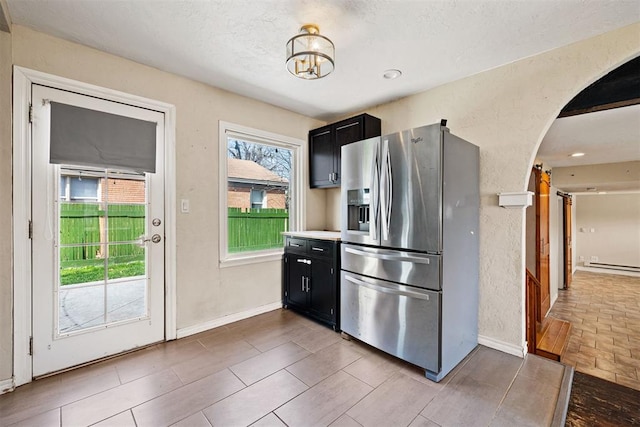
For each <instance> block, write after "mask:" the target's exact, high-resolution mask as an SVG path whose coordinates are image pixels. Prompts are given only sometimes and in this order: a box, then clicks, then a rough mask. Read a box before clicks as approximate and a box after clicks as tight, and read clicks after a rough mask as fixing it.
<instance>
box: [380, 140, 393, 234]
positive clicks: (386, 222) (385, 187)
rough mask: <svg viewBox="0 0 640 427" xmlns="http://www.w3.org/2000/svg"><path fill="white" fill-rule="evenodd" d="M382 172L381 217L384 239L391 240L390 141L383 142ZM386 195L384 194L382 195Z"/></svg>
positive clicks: (391, 182)
mask: <svg viewBox="0 0 640 427" xmlns="http://www.w3.org/2000/svg"><path fill="white" fill-rule="evenodd" d="M380 169H381V170H382V172H381V174H380V175H381V178H380V187H381V188H380V193H381V198H380V213H381V214H380V216H381V217H382V218H381V219H382V239H383V240H388V239H389V226H390V225H391V201H392V199H393V194H392V191H393V190H392V184H393V181H392V179H393V177H392V176H391V158H390V157H389V140H388V139H385V140H384V141H383V142H382V165H381V167H380ZM382 193H384V194H382Z"/></svg>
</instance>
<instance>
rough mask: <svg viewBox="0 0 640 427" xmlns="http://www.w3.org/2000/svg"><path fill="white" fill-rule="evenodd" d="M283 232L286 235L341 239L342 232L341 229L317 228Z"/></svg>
mask: <svg viewBox="0 0 640 427" xmlns="http://www.w3.org/2000/svg"><path fill="white" fill-rule="evenodd" d="M282 234H284V235H285V236H291V237H304V238H307V239H319V240H335V241H340V232H339V231H315V230H307V231H285V232H284V233H282Z"/></svg>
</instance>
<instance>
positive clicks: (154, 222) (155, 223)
mask: <svg viewBox="0 0 640 427" xmlns="http://www.w3.org/2000/svg"><path fill="white" fill-rule="evenodd" d="M151 224H153V225H155V226H156V227H157V226H159V225H160V224H162V221H160V218H153V221H151Z"/></svg>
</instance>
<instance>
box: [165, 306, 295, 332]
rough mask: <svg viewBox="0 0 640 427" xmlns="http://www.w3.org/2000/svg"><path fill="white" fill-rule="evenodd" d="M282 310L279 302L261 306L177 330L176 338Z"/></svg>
mask: <svg viewBox="0 0 640 427" xmlns="http://www.w3.org/2000/svg"><path fill="white" fill-rule="evenodd" d="M279 308H282V303H281V302H274V303H272V304H267V305H262V306H260V307H256V308H252V309H251V310H247V311H241V312H240V313H234V314H229V315H228V316H223V317H220V318H218V319H214V320H210V321H208V322H204V323H200V324H198V325H193V326H187V327H186V328H181V329H178V332H177V338H184V337H188V336H189V335H194V334H198V333H200V332H204V331H208V330H209V329H213V328H217V327H218V326H224V325H228V324H229V323H233V322H237V321H238V320H243V319H247V318H249V317H253V316H256V315H258V314H262V313H267V312H269V311H273V310H277V309H279Z"/></svg>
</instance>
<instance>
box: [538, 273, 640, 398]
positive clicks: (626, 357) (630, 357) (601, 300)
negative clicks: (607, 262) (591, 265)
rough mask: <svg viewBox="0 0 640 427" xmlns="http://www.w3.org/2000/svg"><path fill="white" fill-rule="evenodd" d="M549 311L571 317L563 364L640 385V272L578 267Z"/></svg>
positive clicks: (606, 378)
mask: <svg viewBox="0 0 640 427" xmlns="http://www.w3.org/2000/svg"><path fill="white" fill-rule="evenodd" d="M550 315H552V316H554V317H557V318H559V319H562V320H567V321H569V322H571V335H570V337H569V342H568V344H567V348H566V350H565V353H564V355H563V357H562V362H563V363H567V364H569V365H572V366H574V367H575V368H576V370H577V371H579V372H583V373H585V374H589V375H593V376H596V377H599V378H602V379H605V380H609V381H613V382H615V383H618V384H621V385H624V386H627V387H631V388H634V389H636V390H640V277H631V276H622V275H617V274H603V273H591V272H586V271H577V272H576V273H575V275H574V276H573V283H572V284H571V286H570V288H569V289H568V290H566V291H563V290H561V291H559V295H558V300H557V301H556V303H555V304H554V306H553V308H552V309H551V312H550Z"/></svg>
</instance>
